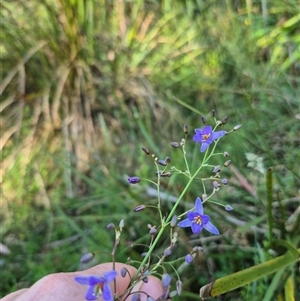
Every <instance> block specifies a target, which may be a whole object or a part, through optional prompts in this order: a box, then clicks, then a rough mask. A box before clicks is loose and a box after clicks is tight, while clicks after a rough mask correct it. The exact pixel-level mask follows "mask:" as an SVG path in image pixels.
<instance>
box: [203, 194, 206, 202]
mask: <svg viewBox="0 0 300 301" xmlns="http://www.w3.org/2000/svg"><path fill="white" fill-rule="evenodd" d="M206 199H207V194H206V193H203V194H202V201H203V202H204V201H205V200H206Z"/></svg>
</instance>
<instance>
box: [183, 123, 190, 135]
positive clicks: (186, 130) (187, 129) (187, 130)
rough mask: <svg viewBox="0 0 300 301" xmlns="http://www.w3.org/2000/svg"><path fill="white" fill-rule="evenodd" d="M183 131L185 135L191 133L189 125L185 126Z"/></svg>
mask: <svg viewBox="0 0 300 301" xmlns="http://www.w3.org/2000/svg"><path fill="white" fill-rule="evenodd" d="M183 131H184V133H185V134H187V133H188V132H189V128H188V126H187V124H185V125H184V126H183Z"/></svg>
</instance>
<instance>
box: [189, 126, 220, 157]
mask: <svg viewBox="0 0 300 301" xmlns="http://www.w3.org/2000/svg"><path fill="white" fill-rule="evenodd" d="M195 133H196V134H195V135H194V137H193V140H194V141H195V142H198V143H201V144H202V145H201V148H200V151H201V153H202V152H204V151H205V150H206V149H207V148H208V147H209V145H210V144H212V142H213V141H214V140H217V139H219V138H221V137H223V136H224V135H225V134H226V131H218V132H213V130H212V126H210V125H206V126H204V127H203V128H202V129H195Z"/></svg>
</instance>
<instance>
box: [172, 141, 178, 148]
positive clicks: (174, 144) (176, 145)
mask: <svg viewBox="0 0 300 301" xmlns="http://www.w3.org/2000/svg"><path fill="white" fill-rule="evenodd" d="M171 145H172V146H173V147H174V148H177V147H179V143H178V142H171Z"/></svg>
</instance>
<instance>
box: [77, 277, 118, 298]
mask: <svg viewBox="0 0 300 301" xmlns="http://www.w3.org/2000/svg"><path fill="white" fill-rule="evenodd" d="M116 276H117V272H116V271H109V272H107V273H104V274H103V276H102V277H99V276H76V277H75V281H77V282H78V283H80V284H85V285H89V286H90V287H89V288H88V291H87V293H86V295H85V299H86V300H96V299H98V297H100V296H102V298H103V300H105V301H113V300H114V297H113V294H112V291H111V289H110V286H109V285H108V283H107V282H110V281H113V280H114V279H115V278H116Z"/></svg>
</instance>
